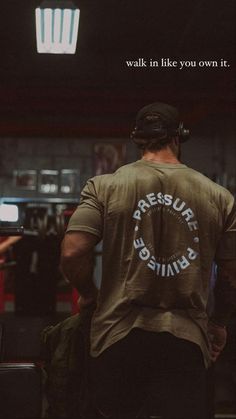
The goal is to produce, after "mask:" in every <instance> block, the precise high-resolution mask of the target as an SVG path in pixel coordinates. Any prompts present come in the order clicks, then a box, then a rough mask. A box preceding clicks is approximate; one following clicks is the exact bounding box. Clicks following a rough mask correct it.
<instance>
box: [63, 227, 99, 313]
mask: <svg viewBox="0 0 236 419" xmlns="http://www.w3.org/2000/svg"><path fill="white" fill-rule="evenodd" d="M98 241H99V239H98V237H97V236H95V235H93V234H90V233H87V232H83V231H70V232H68V233H66V235H65V237H64V240H63V242H62V247H61V261H60V268H61V271H62V273H63V275H64V276H65V278H66V279H67V280H68V281H69V282H70V283H71V284H72V285H73V286H74V287H75V288H77V290H78V292H79V294H80V301H79V305H80V307H81V308H82V307H85V306H87V305H89V304H91V303H93V302H94V301H95V300H96V296H97V288H96V287H95V285H94V282H93V269H94V246H95V245H96V244H97V243H98Z"/></svg>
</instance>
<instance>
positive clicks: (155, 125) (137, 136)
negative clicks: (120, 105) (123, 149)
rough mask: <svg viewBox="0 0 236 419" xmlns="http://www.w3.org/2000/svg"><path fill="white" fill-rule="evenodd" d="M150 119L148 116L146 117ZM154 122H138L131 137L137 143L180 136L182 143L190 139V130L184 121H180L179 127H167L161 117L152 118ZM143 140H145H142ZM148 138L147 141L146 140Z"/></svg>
mask: <svg viewBox="0 0 236 419" xmlns="http://www.w3.org/2000/svg"><path fill="white" fill-rule="evenodd" d="M146 119H148V117H147V118H146ZM151 119H152V123H151V124H150V123H149V124H145V123H144V124H138V125H136V127H135V128H134V130H133V131H132V132H131V135H130V138H131V139H132V140H133V141H134V142H135V143H136V144H139V145H140V144H142V143H146V142H147V140H155V139H156V140H157V141H158V140H164V139H168V138H173V137H176V136H178V137H179V139H180V142H181V143H184V142H185V141H187V140H188V139H189V136H190V131H189V129H186V128H184V124H183V122H180V123H179V126H178V128H169V127H165V126H164V125H163V124H162V123H160V118H159V117H157V118H153V116H152V118H150V120H151ZM142 140H143V141H142ZM144 140H146V141H144Z"/></svg>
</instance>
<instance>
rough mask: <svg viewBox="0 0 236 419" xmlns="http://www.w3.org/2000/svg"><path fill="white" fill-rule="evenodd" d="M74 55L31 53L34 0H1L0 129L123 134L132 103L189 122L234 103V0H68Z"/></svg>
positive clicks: (28, 132)
mask: <svg viewBox="0 0 236 419" xmlns="http://www.w3.org/2000/svg"><path fill="white" fill-rule="evenodd" d="M74 3H75V4H76V5H77V6H78V7H79V8H80V10H81V18H80V27H79V39H78V45H77V52H76V54H75V55H48V54H37V52H36V41H35V28H34V25H35V24H34V9H35V8H36V6H38V5H39V4H40V2H38V1H36V0H24V1H18V0H8V1H7V2H5V4H4V5H3V6H2V7H1V18H2V22H1V41H0V47H1V66H0V135H1V136H6V135H7V136H14V135H16V136H19V135H22V136H25V135H32V136H37V135H47V136H55V135H61V136H99V135H101V136H103V135H107V136H112V135H126V134H127V133H128V130H129V128H130V125H131V124H132V122H133V117H134V115H135V113H136V111H137V110H138V109H139V107H140V106H143V105H144V104H147V103H149V102H152V101H155V100H162V101H168V102H171V103H173V104H176V105H178V106H179V107H180V108H181V109H182V111H183V112H184V113H185V115H186V118H187V119H189V120H191V121H192V122H193V123H197V121H198V120H199V119H201V118H202V117H204V116H206V115H207V114H209V113H212V112H213V113H215V114H216V115H217V114H218V113H219V112H221V113H222V112H225V113H228V114H232V113H233V112H234V107H235V27H236V23H235V22H236V20H235V17H236V16H235V8H236V7H235V6H236V2H235V0H227V1H219V0H214V1H212V0H195V1H194V0H164V1H159V0H154V1H153V0H142V1H139V0H136V1H134V0H126V1H124V0H119V1H118V0H116V1H114V0H110V1H107V0H100V1H98V0H74ZM168 57H169V58H170V59H171V60H190V61H191V60H192V61H193V60H196V61H197V62H199V61H203V60H208V61H209V60H211V61H212V60H214V61H215V60H217V62H218V63H219V62H220V60H221V59H224V60H227V62H228V64H229V67H217V68H215V67H214V68H198V67H193V68H190V69H186V68H185V69H183V70H180V69H179V68H160V67H158V68H157V67H155V68H150V67H147V68H128V67H127V65H126V60H136V59H138V58H144V59H146V60H147V61H149V60H150V59H153V60H159V62H160V59H161V58H168Z"/></svg>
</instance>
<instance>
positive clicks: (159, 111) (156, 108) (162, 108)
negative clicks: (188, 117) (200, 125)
mask: <svg viewBox="0 0 236 419" xmlns="http://www.w3.org/2000/svg"><path fill="white" fill-rule="evenodd" d="M155 116H156V117H159V118H158V119H159V121H160V122H162V126H164V127H165V128H177V127H178V126H179V123H180V119H179V118H180V117H179V112H178V110H177V109H176V108H174V107H173V106H170V105H167V104H166V103H161V102H155V103H151V104H150V105H147V106H144V108H142V109H140V111H139V112H138V114H137V117H136V125H140V123H141V124H142V123H144V120H146V121H147V122H148V120H150V119H151V117H155ZM141 121H142V122H141Z"/></svg>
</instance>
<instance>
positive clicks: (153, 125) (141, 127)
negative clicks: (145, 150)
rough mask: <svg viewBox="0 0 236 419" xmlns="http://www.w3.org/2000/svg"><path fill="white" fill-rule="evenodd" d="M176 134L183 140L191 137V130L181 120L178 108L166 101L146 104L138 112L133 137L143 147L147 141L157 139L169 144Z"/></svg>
mask: <svg viewBox="0 0 236 419" xmlns="http://www.w3.org/2000/svg"><path fill="white" fill-rule="evenodd" d="M176 135H177V136H178V137H179V139H180V141H181V142H185V141H187V139H188V138H189V130H188V129H185V128H184V126H183V122H181V121H180V115H179V112H178V110H177V109H176V108H175V107H174V106H171V105H167V104H166V103H161V102H155V103H151V104H150V105H147V106H144V108H142V109H140V111H139V112H138V113H137V117H136V126H135V128H134V130H133V131H132V133H131V138H132V140H133V141H134V142H135V143H136V144H137V145H138V146H141V147H143V146H145V145H146V144H147V143H149V144H155V142H156V141H162V143H163V142H164V143H166V144H167V143H168V142H170V141H171V139H172V138H173V137H174V136H176ZM150 141H151V142H150Z"/></svg>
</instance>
